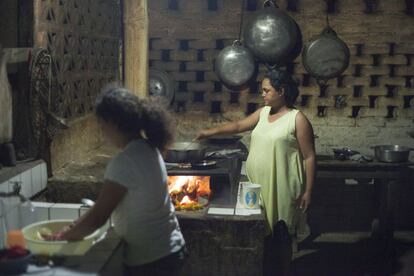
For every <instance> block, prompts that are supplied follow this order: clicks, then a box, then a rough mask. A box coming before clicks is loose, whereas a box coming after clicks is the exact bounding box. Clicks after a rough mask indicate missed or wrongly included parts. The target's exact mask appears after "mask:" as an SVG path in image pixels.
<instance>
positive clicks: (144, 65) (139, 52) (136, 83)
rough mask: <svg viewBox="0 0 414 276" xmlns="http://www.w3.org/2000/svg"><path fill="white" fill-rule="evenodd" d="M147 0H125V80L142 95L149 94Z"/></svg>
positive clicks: (127, 85)
mask: <svg viewBox="0 0 414 276" xmlns="http://www.w3.org/2000/svg"><path fill="white" fill-rule="evenodd" d="M147 7H148V5H147V0H123V23H124V60H123V62H124V81H125V86H126V87H127V88H129V89H131V90H132V91H134V92H135V93H136V94H137V95H138V96H140V97H146V96H147V95H148V9H147Z"/></svg>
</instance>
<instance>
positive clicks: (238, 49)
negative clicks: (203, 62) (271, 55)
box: [214, 40, 256, 90]
mask: <svg viewBox="0 0 414 276" xmlns="http://www.w3.org/2000/svg"><path fill="white" fill-rule="evenodd" d="M214 70H215V71H216V74H217V76H218V77H219V78H220V80H221V81H222V82H223V83H224V85H226V86H227V87H229V88H231V89H232V90H240V89H241V88H243V86H245V85H247V84H248V82H249V81H250V80H251V79H252V78H253V76H254V74H255V72H256V62H255V60H254V57H253V55H252V53H251V52H250V51H249V50H248V49H247V48H245V47H243V46H242V45H241V43H240V41H238V40H236V41H234V42H233V45H230V46H227V47H226V48H224V49H223V50H221V51H220V53H219V54H218V56H217V58H216V60H215V63H214Z"/></svg>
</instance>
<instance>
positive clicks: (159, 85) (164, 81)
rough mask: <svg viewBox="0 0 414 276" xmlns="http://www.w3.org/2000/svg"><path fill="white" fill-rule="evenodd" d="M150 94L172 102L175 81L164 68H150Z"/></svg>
mask: <svg viewBox="0 0 414 276" xmlns="http://www.w3.org/2000/svg"><path fill="white" fill-rule="evenodd" d="M148 74H149V94H150V95H151V96H158V97H163V98H165V99H166V101H167V102H168V103H169V104H170V103H171V102H172V100H173V98H174V93H175V92H174V81H173V79H172V78H171V76H170V75H169V74H168V73H167V72H165V71H162V70H158V69H154V68H151V69H149V73H148Z"/></svg>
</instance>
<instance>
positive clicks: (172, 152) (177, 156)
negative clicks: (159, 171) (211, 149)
mask: <svg viewBox="0 0 414 276" xmlns="http://www.w3.org/2000/svg"><path fill="white" fill-rule="evenodd" d="M204 154H205V148H204V146H203V145H202V144H200V143H198V142H194V141H193V142H178V143H173V144H172V145H171V146H170V147H169V148H168V151H167V154H166V158H165V160H166V161H167V162H171V163H185V162H197V161H200V160H202V159H203V158H204Z"/></svg>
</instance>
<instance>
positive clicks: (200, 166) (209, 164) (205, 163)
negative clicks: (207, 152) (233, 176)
mask: <svg viewBox="0 0 414 276" xmlns="http://www.w3.org/2000/svg"><path fill="white" fill-rule="evenodd" d="M216 165H217V161H215V160H202V161H200V162H197V163H192V164H191V168H193V169H197V170H206V169H211V168H214V167H215V166H216Z"/></svg>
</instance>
